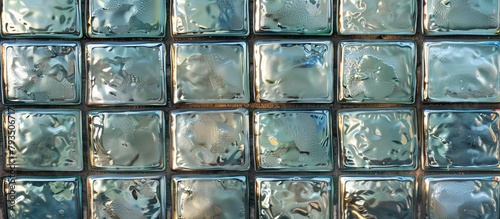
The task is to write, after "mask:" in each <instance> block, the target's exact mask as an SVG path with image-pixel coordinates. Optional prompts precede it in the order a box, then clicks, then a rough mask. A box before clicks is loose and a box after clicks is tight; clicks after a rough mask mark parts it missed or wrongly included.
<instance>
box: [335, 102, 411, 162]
mask: <svg viewBox="0 0 500 219" xmlns="http://www.w3.org/2000/svg"><path fill="white" fill-rule="evenodd" d="M338 114H339V118H338V119H339V124H338V128H339V137H340V138H339V142H340V143H339V147H340V159H341V161H340V164H341V168H343V169H346V170H349V169H355V170H410V169H415V168H416V167H417V163H418V162H417V149H418V138H417V125H416V113H415V111H414V110H413V109H406V108H400V109H363V110H340V111H339V112H338Z"/></svg>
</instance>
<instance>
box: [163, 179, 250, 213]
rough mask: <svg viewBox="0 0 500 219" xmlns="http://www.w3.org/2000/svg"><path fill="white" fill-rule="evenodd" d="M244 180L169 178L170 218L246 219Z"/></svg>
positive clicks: (245, 188)
mask: <svg viewBox="0 0 500 219" xmlns="http://www.w3.org/2000/svg"><path fill="white" fill-rule="evenodd" d="M247 181H248V180H247V178H246V177H245V176H218V175H204V176H196V175H183V176H181V175H177V176H175V175H174V176H172V206H173V212H172V215H173V216H172V218H178V219H181V218H186V219H187V218H218V219H246V218H249V210H248V209H249V203H248V202H249V201H248V200H249V199H248V185H247Z"/></svg>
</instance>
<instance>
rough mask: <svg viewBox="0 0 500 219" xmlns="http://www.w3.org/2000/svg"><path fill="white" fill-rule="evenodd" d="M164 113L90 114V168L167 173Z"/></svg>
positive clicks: (100, 112) (92, 112) (111, 112)
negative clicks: (162, 171) (165, 170)
mask: <svg viewBox="0 0 500 219" xmlns="http://www.w3.org/2000/svg"><path fill="white" fill-rule="evenodd" d="M164 120H165V118H164V114H163V111H161V110H150V111H145V110H141V111H116V110H115V111H100V110H93V111H89V113H88V121H89V127H88V133H89V140H90V147H89V150H90V151H89V154H90V167H91V168H92V169H98V170H108V171H113V170H116V171H137V170H142V171H161V170H164V169H165V152H166V149H165V132H166V130H165V123H164Z"/></svg>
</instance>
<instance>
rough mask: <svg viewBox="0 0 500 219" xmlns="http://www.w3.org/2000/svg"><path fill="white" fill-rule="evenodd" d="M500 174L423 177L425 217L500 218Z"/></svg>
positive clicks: (432, 218)
mask: <svg viewBox="0 0 500 219" xmlns="http://www.w3.org/2000/svg"><path fill="white" fill-rule="evenodd" d="M499 183H500V180H499V177H498V176H464V175H459V176H458V175H451V176H441V177H439V176H427V177H424V191H423V193H424V195H425V197H424V202H425V203H424V204H425V210H424V212H425V213H424V215H425V218H429V219H439V218H491V219H494V218H500V214H499V212H500V207H499V206H500V205H499V204H498V203H499V202H500V198H499V192H500V190H499V188H498V184H499Z"/></svg>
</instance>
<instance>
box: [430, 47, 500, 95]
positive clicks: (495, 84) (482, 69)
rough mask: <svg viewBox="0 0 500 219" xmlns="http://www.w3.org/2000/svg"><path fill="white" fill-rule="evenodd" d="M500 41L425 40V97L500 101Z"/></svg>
mask: <svg viewBox="0 0 500 219" xmlns="http://www.w3.org/2000/svg"><path fill="white" fill-rule="evenodd" d="M499 48H500V42H498V41H466V42H456V41H455V42H453V41H441V42H425V43H424V54H423V56H424V59H423V61H424V64H423V67H424V82H423V99H424V101H428V102H453V103H456V102H500V74H499V67H500V66H499V60H500V52H499Z"/></svg>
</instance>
